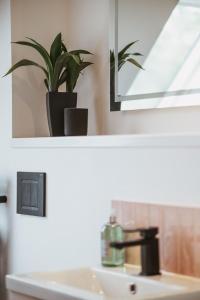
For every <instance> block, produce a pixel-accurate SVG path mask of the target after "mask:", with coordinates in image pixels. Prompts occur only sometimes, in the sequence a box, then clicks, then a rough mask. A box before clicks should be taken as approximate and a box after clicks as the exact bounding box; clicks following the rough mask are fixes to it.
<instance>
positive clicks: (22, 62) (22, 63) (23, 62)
mask: <svg viewBox="0 0 200 300" xmlns="http://www.w3.org/2000/svg"><path fill="white" fill-rule="evenodd" d="M26 66H35V67H38V68H40V69H41V70H43V72H44V73H45V76H46V77H47V78H48V72H47V70H46V69H45V68H43V67H42V66H41V65H39V64H37V63H35V62H34V61H31V60H28V59H22V60H20V61H19V62H17V63H16V64H15V65H13V66H12V67H11V68H10V69H9V70H8V72H7V73H6V74H5V75H4V76H7V75H8V74H10V73H12V72H13V71H15V70H16V69H18V68H20V67H26ZM4 76H3V77H4Z"/></svg>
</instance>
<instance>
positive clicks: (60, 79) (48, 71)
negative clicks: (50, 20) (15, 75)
mask: <svg viewBox="0 0 200 300" xmlns="http://www.w3.org/2000/svg"><path fill="white" fill-rule="evenodd" d="M14 44H18V45H22V46H27V47H31V48H33V49H35V50H36V51H37V52H38V53H39V54H40V56H41V57H42V59H43V61H44V66H42V65H40V64H38V63H36V62H34V61H32V60H28V59H22V60H20V61H19V62H17V63H16V64H14V65H13V66H12V67H11V68H10V69H9V70H8V72H7V73H6V74H5V75H4V76H7V75H8V74H10V73H12V72H13V71H15V70H16V69H18V68H21V67H26V66H35V67H37V68H39V69H41V70H42V71H43V73H44V75H45V79H44V83H45V86H46V88H47V90H48V91H49V92H57V91H58V89H59V87H60V86H61V85H62V84H63V83H65V82H66V91H68V92H73V90H74V88H75V86H76V84H77V81H78V78H79V75H80V74H81V72H82V71H83V70H84V69H85V68H86V67H88V66H89V65H91V64H92V63H91V62H85V61H84V59H83V58H82V55H88V54H91V53H90V52H89V51H86V50H81V49H80V50H73V51H69V52H68V50H67V48H66V46H65V44H64V43H63V41H62V34H61V33H59V34H58V35H57V36H56V37H55V39H54V41H53V43H52V45H51V47H50V51H49V52H48V51H47V50H46V49H45V48H44V47H43V46H42V45H41V44H40V43H38V42H37V41H36V40H34V39H32V38H27V41H18V42H14Z"/></svg>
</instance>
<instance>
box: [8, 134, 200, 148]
mask: <svg viewBox="0 0 200 300" xmlns="http://www.w3.org/2000/svg"><path fill="white" fill-rule="evenodd" d="M11 147H12V148H134V147H141V148H144V147H149V148H155V147H159V148H171V147H175V148H176V147H194V148H197V147H200V133H199V134H198V133H188V134H154V135H152V134H135V135H98V136H85V137H44V138H13V139H12V140H11Z"/></svg>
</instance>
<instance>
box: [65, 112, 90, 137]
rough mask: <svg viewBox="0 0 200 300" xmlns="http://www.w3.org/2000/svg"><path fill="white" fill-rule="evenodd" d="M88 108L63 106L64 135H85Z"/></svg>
mask: <svg viewBox="0 0 200 300" xmlns="http://www.w3.org/2000/svg"><path fill="white" fill-rule="evenodd" d="M87 131H88V109H86V108H65V109H64V132H65V136H80V135H87Z"/></svg>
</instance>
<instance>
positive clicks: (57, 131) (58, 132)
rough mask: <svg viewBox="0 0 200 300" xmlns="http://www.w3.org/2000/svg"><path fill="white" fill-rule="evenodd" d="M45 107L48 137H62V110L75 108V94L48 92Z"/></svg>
mask: <svg viewBox="0 0 200 300" xmlns="http://www.w3.org/2000/svg"><path fill="white" fill-rule="evenodd" d="M46 105H47V118H48V125H49V132H50V136H64V108H66V107H67V108H71V107H76V105H77V93H68V92H49V93H47V94H46Z"/></svg>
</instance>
